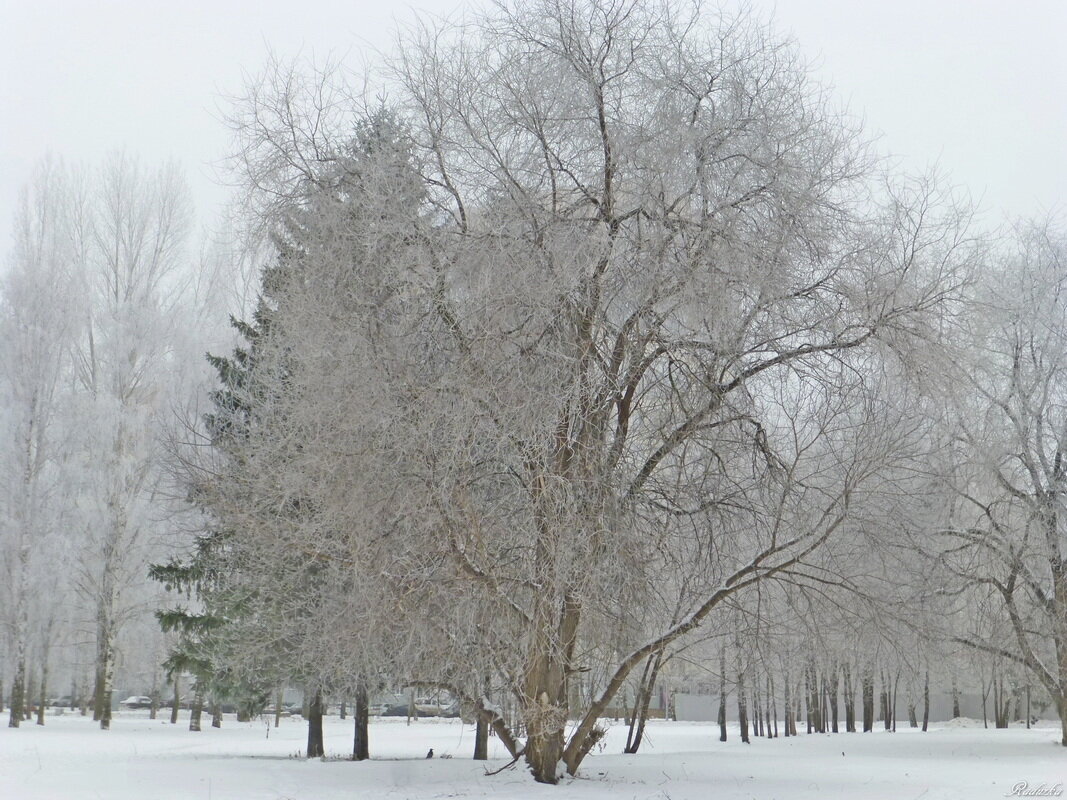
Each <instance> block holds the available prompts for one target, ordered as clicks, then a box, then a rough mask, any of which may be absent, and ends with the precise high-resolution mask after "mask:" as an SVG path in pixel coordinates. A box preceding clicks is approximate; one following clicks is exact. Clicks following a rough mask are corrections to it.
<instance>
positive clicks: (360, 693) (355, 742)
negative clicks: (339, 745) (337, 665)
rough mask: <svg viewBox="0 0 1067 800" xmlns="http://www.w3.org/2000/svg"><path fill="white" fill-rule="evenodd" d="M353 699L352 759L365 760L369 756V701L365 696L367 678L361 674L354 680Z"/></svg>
mask: <svg viewBox="0 0 1067 800" xmlns="http://www.w3.org/2000/svg"><path fill="white" fill-rule="evenodd" d="M355 700H356V702H355V704H354V705H353V706H352V718H353V721H352V728H353V730H352V760H353V761H366V760H367V759H368V758H370V731H369V722H370V701H369V699H368V697H367V679H366V678H365V677H364V676H362V675H360V676H359V679H358V680H357V681H356V698H355Z"/></svg>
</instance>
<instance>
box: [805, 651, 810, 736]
mask: <svg viewBox="0 0 1067 800" xmlns="http://www.w3.org/2000/svg"><path fill="white" fill-rule="evenodd" d="M811 706H812V702H811V666H810V665H809V666H807V667H805V668H804V721H805V722H806V723H807V726H808V733H809V734H810V733H811V731H812V724H811V712H812V708H811Z"/></svg>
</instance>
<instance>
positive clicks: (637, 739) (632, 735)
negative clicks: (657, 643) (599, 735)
mask: <svg viewBox="0 0 1067 800" xmlns="http://www.w3.org/2000/svg"><path fill="white" fill-rule="evenodd" d="M662 657H663V651H662V650H660V651H658V652H656V653H653V654H652V655H651V656H650V657H649V659H648V661H646V662H645V669H644V671H643V672H642V674H641V683H640V684H638V687H637V697H636V698H635V700H634V710H633V713H632V714H631V715H630V729H629V730H628V731H627V733H626V747H625V749H624V750H623V752H624V753H636V752H637V751H638V749H640V747H641V740H642V739H643V738H644V736H645V721H646V720H647V719H648V707H649V704H650V703H651V702H652V690H653V689H654V688H655V685H656V679H657V678H658V677H659V669H660V666H661V664H662V660H661V659H662Z"/></svg>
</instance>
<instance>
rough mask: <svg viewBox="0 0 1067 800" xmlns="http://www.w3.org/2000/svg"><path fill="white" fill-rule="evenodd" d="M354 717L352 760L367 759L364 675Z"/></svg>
mask: <svg viewBox="0 0 1067 800" xmlns="http://www.w3.org/2000/svg"><path fill="white" fill-rule="evenodd" d="M352 718H353V728H354V730H353V733H352V760H353V761H366V760H367V759H368V758H370V730H369V724H368V723H369V722H370V701H369V700H368V699H367V678H366V677H365V676H363V675H360V676H359V678H358V679H357V681H356V702H355V703H354V704H353V706H352ZM476 738H477V737H476Z"/></svg>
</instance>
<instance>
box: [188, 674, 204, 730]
mask: <svg viewBox="0 0 1067 800" xmlns="http://www.w3.org/2000/svg"><path fill="white" fill-rule="evenodd" d="M203 713H204V691H203V689H201V688H200V680H199V679H197V681H196V688H195V689H194V690H193V704H192V707H191V708H190V711H189V730H191V731H195V732H197V733H199V731H200V719H201V717H202V716H203Z"/></svg>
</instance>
